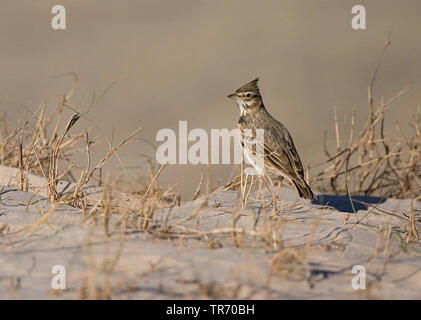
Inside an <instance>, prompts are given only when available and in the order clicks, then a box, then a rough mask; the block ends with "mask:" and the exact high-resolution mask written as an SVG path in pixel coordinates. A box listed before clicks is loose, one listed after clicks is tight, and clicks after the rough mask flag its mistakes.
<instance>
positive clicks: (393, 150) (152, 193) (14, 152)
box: [0, 41, 421, 299]
mask: <svg viewBox="0 0 421 320" xmlns="http://www.w3.org/2000/svg"><path fill="white" fill-rule="evenodd" d="M389 44H390V42H389V41H388V42H387V43H386V45H385V47H384V50H383V53H382V57H383V55H384V52H385V51H386V48H387V47H388V45H389ZM381 60H382V58H381V59H380V61H379V65H378V67H377V68H376V70H375V73H374V75H373V78H372V81H371V83H370V85H369V90H368V92H369V95H368V101H369V104H368V109H369V113H368V119H367V123H366V125H365V126H364V127H363V128H362V129H361V131H360V132H359V133H358V134H355V132H354V131H355V119H356V111H355V109H354V110H353V115H352V119H351V124H350V132H349V137H347V138H346V139H342V138H341V135H342V133H341V130H340V128H339V121H338V117H337V115H336V113H335V116H334V119H335V122H334V124H335V132H336V150H335V151H334V153H332V152H330V151H329V150H328V149H327V147H326V146H325V148H324V149H325V153H326V155H327V157H328V159H327V160H326V161H325V162H323V163H320V164H315V165H313V166H312V167H311V168H313V169H314V168H320V167H323V168H322V169H319V170H320V171H319V172H318V173H317V174H316V175H314V176H313V177H311V179H310V182H311V184H312V186H313V187H315V189H318V191H320V192H323V193H327V194H334V195H348V196H349V197H350V198H351V195H356V194H358V195H377V196H382V197H396V198H410V199H413V201H416V200H418V199H420V197H421V170H420V169H421V168H420V167H421V152H420V150H421V111H420V109H419V108H418V109H417V110H416V111H415V113H414V116H413V119H412V123H411V127H412V129H413V134H412V135H411V136H409V137H406V136H404V135H403V134H402V131H401V129H400V127H399V125H396V133H397V134H396V137H391V138H389V137H386V135H385V132H384V124H385V115H386V112H387V109H388V108H389V107H390V106H391V105H392V103H393V102H394V101H395V99H396V98H398V97H399V96H401V95H402V94H403V93H404V92H405V91H406V90H407V88H404V89H403V90H401V91H400V92H398V93H397V94H396V95H395V96H394V97H392V98H390V99H388V100H385V99H381V100H380V102H376V101H374V98H373V87H374V83H375V79H376V76H377V73H378V70H379V68H380V64H381ZM76 84H77V78H76V77H75V83H74V86H73V87H72V89H71V90H70V92H69V93H68V94H66V95H63V98H62V100H61V101H60V103H59V105H58V106H57V108H56V109H55V111H54V112H53V113H52V114H51V115H50V116H47V115H46V113H47V112H46V110H47V109H46V104H45V103H43V104H41V106H40V107H39V108H38V109H37V110H36V111H35V112H34V113H32V114H31V115H30V117H29V118H28V119H25V121H24V123H23V124H22V125H21V126H20V127H19V128H17V129H14V130H12V131H9V130H8V125H7V121H6V115H3V116H2V118H1V140H0V163H1V164H2V165H5V166H10V167H15V168H19V169H20V170H19V179H18V184H19V186H18V187H19V188H20V190H22V191H28V190H29V189H30V185H29V180H28V178H27V174H28V173H33V174H36V175H39V176H42V177H44V178H45V180H46V181H47V183H46V185H45V187H46V188H47V190H48V198H49V201H50V202H51V203H52V206H51V210H50V211H48V212H47V213H46V214H44V216H42V217H41V219H40V220H39V221H38V222H36V223H34V224H32V225H30V226H28V227H27V228H24V229H22V230H21V231H19V232H17V233H15V234H14V235H12V237H13V238H12V239H16V237H19V236H22V235H25V234H27V233H28V232H33V231H34V230H36V229H37V228H38V227H39V226H40V225H41V224H43V223H45V221H46V220H47V219H48V217H49V216H50V215H51V214H52V213H53V212H54V210H55V209H56V207H57V206H58V202H60V203H65V204H69V205H71V206H74V207H77V208H80V209H81V211H82V213H83V214H84V215H85V217H84V220H83V222H82V223H84V224H92V225H98V224H100V225H102V226H103V228H104V236H105V238H106V239H107V241H110V239H112V238H113V237H114V236H117V237H119V239H120V240H119V241H120V244H121V245H120V246H119V247H118V250H117V252H116V253H114V254H111V255H108V256H105V257H104V261H103V262H102V263H99V264H98V263H97V264H95V261H93V260H92V261H90V262H89V263H88V269H87V270H86V273H84V274H83V279H82V283H83V285H82V286H81V287H80V289H79V298H82V299H92V298H99V299H108V298H112V295H113V290H112V288H111V284H110V281H111V280H110V275H111V273H112V272H114V269H115V267H116V265H117V263H118V261H119V259H120V255H121V252H122V250H123V246H124V241H125V235H126V232H127V230H131V231H133V230H138V231H141V232H145V233H148V234H150V235H152V236H154V237H157V238H163V239H167V240H169V241H176V242H177V243H178V244H180V245H181V246H183V241H184V240H188V239H197V240H201V241H203V243H204V244H205V245H206V247H208V248H210V249H215V248H220V247H222V246H224V245H226V244H227V241H231V243H230V244H231V245H232V246H234V247H236V248H253V249H262V250H264V251H265V252H266V253H268V256H269V258H268V264H269V265H270V271H269V275H268V280H267V284H266V286H267V288H269V287H270V282H271V279H272V278H273V277H274V276H281V277H284V278H288V279H293V280H303V281H307V282H308V283H309V285H310V286H311V285H312V284H311V277H310V275H309V267H308V263H307V253H308V252H309V251H312V250H328V249H327V248H324V247H320V246H316V245H314V243H313V235H314V232H315V229H316V228H317V226H318V224H319V222H320V220H321V218H320V219H312V220H311V219H309V221H310V223H313V228H312V230H311V232H310V236H309V237H308V242H307V243H306V244H304V245H302V246H297V247H294V248H291V247H286V246H285V245H284V243H283V240H282V239H283V230H284V227H285V225H286V224H287V223H301V222H300V221H292V220H288V219H286V218H284V217H283V212H284V211H288V210H290V211H291V210H294V208H292V207H291V204H287V205H286V206H285V205H283V204H282V203H281V204H280V205H279V206H278V205H277V203H276V199H277V198H278V197H277V196H278V195H277V194H276V195H274V194H273V183H272V181H270V179H269V180H259V179H254V178H253V177H251V181H249V180H248V177H245V176H244V173H243V169H244V165H242V170H241V171H242V173H241V175H240V176H238V177H237V178H236V179H234V181H233V182H231V183H229V184H228V185H225V186H221V187H219V188H213V189H212V188H211V186H210V171H209V168H208V171H207V177H206V179H204V177H203V175H202V177H201V179H200V182H199V183H198V186H197V188H196V191H195V193H194V199H198V201H201V202H200V205H198V206H197V207H196V208H195V209H194V210H192V212H191V213H190V215H187V216H183V217H178V218H176V219H174V218H173V216H172V213H173V212H174V210H176V209H177V208H178V207H179V206H180V204H181V199H180V197H179V196H178V195H177V194H175V193H174V192H172V188H173V187H169V188H168V189H166V190H165V189H163V188H162V187H160V185H159V176H160V175H161V174H162V172H163V170H165V166H157V165H156V164H155V163H154V162H153V161H150V169H149V172H144V173H143V174H142V175H141V176H140V177H139V179H137V180H134V179H128V180H127V177H123V178H121V179H113V182H110V179H109V178H108V177H107V176H105V177H103V175H102V168H103V167H104V165H105V164H106V163H107V161H108V160H109V159H110V157H112V156H113V155H116V156H117V157H118V150H119V149H120V148H122V147H124V145H126V144H127V143H128V142H130V140H131V139H132V138H133V137H134V136H135V135H136V134H137V133H138V132H139V131H140V128H138V129H137V130H135V131H133V133H132V134H130V135H129V136H128V137H126V138H125V139H123V140H122V141H121V142H120V143H119V144H117V145H115V146H113V145H112V144H111V143H110V142H109V140H108V139H107V138H106V137H105V140H106V141H107V143H108V146H109V148H108V151H107V152H106V153H105V154H104V156H103V157H102V159H101V160H100V161H99V162H98V163H97V164H96V165H92V163H91V152H92V148H93V147H94V146H95V143H96V138H94V139H92V138H91V137H90V131H91V130H86V131H81V132H76V133H75V132H74V131H75V130H76V129H77V124H78V122H79V121H81V120H89V118H88V117H87V114H88V112H89V111H90V110H91V109H92V107H93V106H94V105H95V104H96V102H94V101H93V102H92V103H91V105H90V106H89V107H88V109H87V111H85V112H81V111H77V109H78V108H76V107H73V106H72V105H71V104H70V99H71V97H72V95H73V93H74V91H75V89H76ZM110 87H111V86H110ZM108 90H109V88H107V90H105V93H106V92H107V91H108ZM105 93H104V94H105ZM68 110H70V112H71V114H70V115H67V116H66V114H67V113H68V112H65V111H68ZM97 129H98V128H97ZM81 152H83V153H85V154H86V163H85V165H84V166H82V165H78V164H77V163H76V161H75V160H74V159H75V156H76V155H79V154H80V153H81ZM60 180H67V181H71V182H73V183H74V186H73V189H72V192H70V193H66V194H65V195H64V194H62V193H60V191H59V190H58V187H57V185H58V182H59V181H60ZM257 183H259V186H258V192H257V193H256V194H257V199H258V200H260V209H259V212H258V213H257V214H255V216H253V219H254V224H253V226H252V228H244V227H242V226H240V223H239V221H240V219H241V218H242V217H243V216H244V215H247V214H252V213H250V212H249V211H247V203H248V200H249V198H251V194H252V188H253V187H255V186H256V185H257ZM90 184H96V185H100V186H101V187H102V198H101V199H96V200H95V201H93V202H92V201H88V200H87V198H86V194H85V190H86V188H87V187H88V186H89V185H90ZM204 184H206V187H205V188H206V192H205V194H203V195H201V194H200V193H201V189H202V185H204ZM123 186H124V187H123ZM224 189H225V190H232V189H239V190H240V196H241V197H240V199H239V203H238V207H237V208H233V209H232V210H226V209H222V208H219V207H218V205H216V204H215V205H213V204H211V203H209V202H210V201H209V199H210V197H211V196H212V193H214V192H216V191H221V190H224ZM262 189H264V190H262ZM265 191H266V192H268V196H265V194H264V193H265ZM278 192H279V189H278ZM261 193H263V195H261ZM0 194H1V193H0ZM268 199H272V205H270V204H268ZM0 200H1V198H0ZM129 200H130V201H129ZM269 202H270V201H269ZM351 203H352V201H351ZM212 205H213V207H212V210H216V211H217V212H219V213H220V214H225V215H231V216H232V225H230V226H226V225H225V226H223V227H218V226H215V227H214V228H211V229H206V230H203V228H202V226H201V218H202V214H203V212H204V211H205V210H206V209H208V208H209V207H210V206H212ZM288 206H289V207H288ZM268 208H270V211H269V212H267V211H266V210H267V209H268ZM297 210H300V208H297ZM163 212H164V213H163ZM113 215H118V218H117V221H118V222H117V223H114V224H112V223H111V221H115V220H112V219H111V217H112V216H113ZM348 219H349V216H348V217H347V218H346V220H344V225H346V224H347V223H348ZM417 219H418V218H417V217H416V215H415V213H414V210H413V202H411V208H409V211H408V216H407V220H408V225H407V230H405V234H403V235H402V236H400V237H401V238H402V239H404V240H405V242H406V243H408V242H410V241H419V236H418V230H417V223H416V222H417ZM361 220H362V219H361ZM358 223H360V221H358V222H357V224H358ZM7 229H8V226H6V225H1V226H0V236H1V234H2V233H7ZM393 231H394V230H392V228H391V227H390V226H388V227H387V228H386V229H385V230H381V232H383V233H387V236H386V237H385V239H386V243H385V245H384V248H382V250H383V251H384V252H385V253H387V252H388V247H389V239H390V237H391V233H392V232H393ZM378 232H379V234H380V231H378ZM107 243H108V242H107ZM376 250H377V249H376ZM379 250H380V249H379ZM379 252H380V251H379ZM377 253H378V252H377V251H376V254H377ZM98 275H103V278H101V279H103V282H101V283H99V280H98ZM194 281H195V282H194V283H196V284H197V290H196V291H197V292H198V294H200V295H202V296H203V297H208V298H224V297H225V298H226V297H227V296H228V297H231V298H236V297H238V292H239V290H240V288H241V286H242V285H241V284H238V285H234V286H232V287H230V286H228V287H224V286H218V285H215V284H212V283H204V282H203V281H201V280H200V279H197V280H194ZM128 292H129V294H130V288H128ZM197 292H196V293H197Z"/></svg>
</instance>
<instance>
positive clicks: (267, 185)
mask: <svg viewBox="0 0 421 320" xmlns="http://www.w3.org/2000/svg"><path fill="white" fill-rule="evenodd" d="M264 178H266V179H264V182H266V187H267V188H268V191H269V192H270V194H271V196H272V203H273V204H274V205H276V201H275V194H274V193H273V191H272V187H273V182H272V180H271V179H270V178H269V177H268V176H267V175H266V174H265V175H264Z"/></svg>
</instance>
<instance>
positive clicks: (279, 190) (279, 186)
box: [275, 178, 283, 209]
mask: <svg viewBox="0 0 421 320" xmlns="http://www.w3.org/2000/svg"><path fill="white" fill-rule="evenodd" d="M281 179H283V178H278V189H277V190H276V198H275V200H276V202H278V198H279V193H280V192H281V181H282V180H281ZM276 204H277V203H275V209H276Z"/></svg>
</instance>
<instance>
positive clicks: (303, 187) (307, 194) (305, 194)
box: [292, 179, 317, 200]
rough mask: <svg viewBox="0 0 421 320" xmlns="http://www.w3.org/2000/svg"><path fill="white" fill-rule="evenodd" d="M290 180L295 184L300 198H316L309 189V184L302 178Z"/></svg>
mask: <svg viewBox="0 0 421 320" xmlns="http://www.w3.org/2000/svg"><path fill="white" fill-rule="evenodd" d="M292 182H293V183H294V185H295V188H296V189H297V192H298V194H299V195H300V197H301V198H304V199H310V200H316V199H317V197H316V195H315V194H314V193H313V191H312V190H311V188H310V186H309V185H308V184H307V182H305V180H304V179H296V180H292Z"/></svg>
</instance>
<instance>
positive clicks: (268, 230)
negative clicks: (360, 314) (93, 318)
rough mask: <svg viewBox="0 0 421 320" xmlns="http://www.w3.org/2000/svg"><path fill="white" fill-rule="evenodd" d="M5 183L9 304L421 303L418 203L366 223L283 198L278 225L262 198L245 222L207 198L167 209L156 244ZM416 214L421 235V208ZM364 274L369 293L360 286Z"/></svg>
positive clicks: (4, 277)
mask: <svg viewBox="0 0 421 320" xmlns="http://www.w3.org/2000/svg"><path fill="white" fill-rule="evenodd" d="M0 172H1V175H0V185H5V186H4V187H3V189H2V191H1V198H0V230H1V233H0V252H1V255H0V299H76V298H106V297H110V298H113V299H168V298H174V299H189V298H244V299H333V298H339V299H370V298H371V299H383V298H385V299H406V298H408V299H420V298H421V245H420V243H419V242H418V243H412V244H411V243H409V244H406V243H405V241H402V237H403V236H404V232H405V231H406V230H407V226H408V219H407V217H406V216H405V215H407V214H408V212H409V207H410V201H409V200H395V199H376V198H368V197H366V198H364V201H365V202H366V203H368V202H371V203H372V204H371V205H363V204H361V203H359V204H357V203H356V204H355V205H356V209H359V210H358V212H357V214H356V215H355V214H354V213H352V212H351V213H350V211H352V210H350V208H349V202H348V201H347V199H346V198H345V197H333V196H319V204H316V203H313V204H312V203H310V202H309V201H303V200H301V199H298V198H297V196H296V194H295V191H293V190H291V189H288V188H282V189H281V192H280V195H279V199H278V208H282V210H281V211H280V212H279V213H276V214H273V212H272V211H271V209H270V207H268V209H267V210H264V209H262V203H266V204H269V203H270V197H267V199H265V201H264V202H262V201H261V200H258V199H256V195H254V194H253V195H252V196H251V197H250V198H249V201H248V205H247V208H246V210H244V211H242V212H240V211H239V210H238V199H239V192H238V191H221V192H218V193H215V194H213V195H211V196H210V198H209V199H208V201H207V206H204V207H203V202H204V199H198V200H196V201H194V202H189V203H186V204H184V205H182V206H180V207H174V208H172V209H171V210H169V209H166V208H160V209H158V210H157V211H156V214H155V215H154V219H153V225H154V228H153V229H152V231H151V232H148V233H146V232H141V231H140V230H137V229H135V228H127V230H126V232H125V233H122V232H119V231H117V230H121V229H120V228H116V226H118V225H119V221H120V219H121V216H122V215H121V214H120V215H119V214H114V215H112V216H111V219H110V222H109V228H108V230H110V231H109V233H108V236H107V235H106V234H105V228H104V225H103V223H102V221H103V219H104V218H103V217H101V216H95V217H86V216H84V215H83V214H81V212H80V210H79V209H76V208H73V207H70V206H66V205H59V206H58V207H57V208H56V209H55V211H54V212H52V211H50V208H51V205H50V204H49V203H48V201H47V199H46V197H45V196H44V195H42V191H39V190H40V189H39V188H38V191H39V192H40V193H38V194H36V193H33V192H31V190H32V191H34V190H35V189H30V190H29V192H23V191H19V190H18V189H17V188H16V186H14V183H13V179H11V178H13V176H14V175H15V174H16V171H14V169H7V168H4V167H2V168H1V171H0ZM32 178H33V179H32V180H31V181H34V183H33V184H36V183H39V185H42V178H39V177H38V178H37V177H32ZM37 179H38V180H37ZM5 180H7V181H5ZM7 185H8V186H7ZM31 185H32V184H31ZM126 202H127V205H128V206H129V205H130V199H129V200H128V201H126ZM327 202H329V204H330V205H331V206H332V207H330V208H327V207H326V206H324V205H320V204H326V203H327ZM374 203H375V205H374ZM134 206H135V203H134ZM201 206H202V207H203V208H202V209H201V210H198V208H200V207H201ZM413 208H414V214H415V221H416V222H415V225H416V227H417V228H418V229H419V228H420V225H421V223H420V212H421V204H420V203H418V202H416V203H414V205H413ZM51 212H52V213H51ZM192 213H196V214H194V215H193V216H192ZM42 217H44V220H46V221H43V223H37V222H39V221H40V219H41V218H42ZM46 217H48V219H46ZM357 218H358V219H360V222H359V223H358V224H356V221H357ZM234 220H235V221H236V224H235V228H236V229H235V230H236V231H238V232H237V234H236V239H237V246H235V243H234V241H233V235H232V232H231V231H232V228H233V221H234ZM168 229H169V232H167V233H166V235H165V236H159V235H160V234H161V235H162V234H163V232H164V231H165V230H167V231H168ZM198 235H199V236H198ZM258 235H265V237H266V239H262V238H261V237H260V236H258ZM55 265H62V266H64V267H65V269H66V289H65V290H53V289H52V286H51V282H52V279H53V276H54V274H52V272H51V270H52V267H53V266H55ZM356 265H362V266H364V267H365V269H366V289H359V290H355V289H353V287H352V279H353V277H355V275H356V274H353V273H352V272H351V270H352V268H353V266H356Z"/></svg>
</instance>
